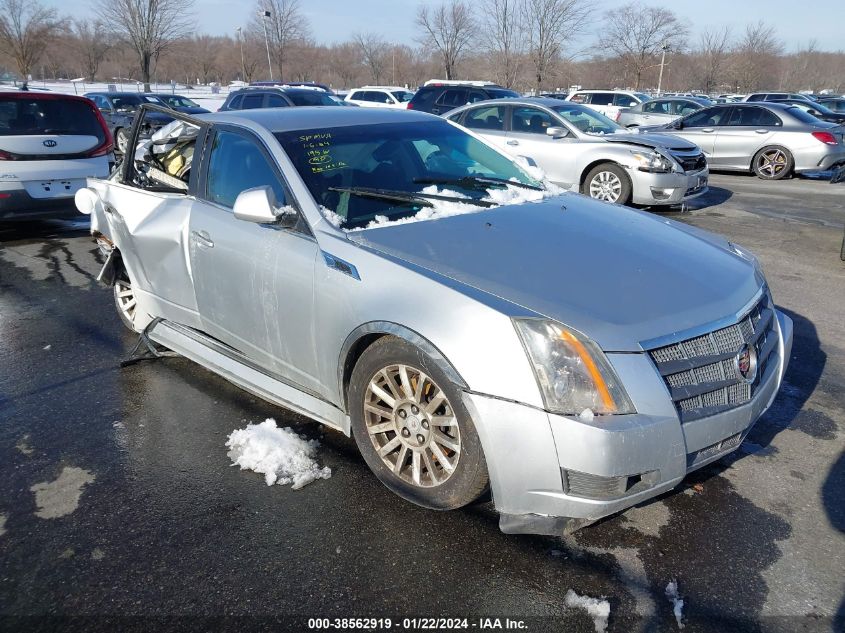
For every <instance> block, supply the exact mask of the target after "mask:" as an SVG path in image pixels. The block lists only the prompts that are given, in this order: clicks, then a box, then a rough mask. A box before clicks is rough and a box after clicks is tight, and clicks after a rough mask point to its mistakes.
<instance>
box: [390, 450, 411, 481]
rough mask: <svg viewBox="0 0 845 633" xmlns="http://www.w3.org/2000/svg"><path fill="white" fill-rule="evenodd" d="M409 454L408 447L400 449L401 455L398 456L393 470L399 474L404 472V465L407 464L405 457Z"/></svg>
mask: <svg viewBox="0 0 845 633" xmlns="http://www.w3.org/2000/svg"><path fill="white" fill-rule="evenodd" d="M407 456H408V447H407V446H403V447H402V448H401V450H400V451H399V457H397V458H396V464H395V465H394V466H393V472H394V473H396V474H397V475H398V474H399V473H400V472H402V466H404V465H405V458H406V457H407Z"/></svg>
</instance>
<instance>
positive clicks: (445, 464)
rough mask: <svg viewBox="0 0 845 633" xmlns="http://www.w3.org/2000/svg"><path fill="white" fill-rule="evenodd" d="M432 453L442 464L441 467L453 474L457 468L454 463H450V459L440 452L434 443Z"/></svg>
mask: <svg viewBox="0 0 845 633" xmlns="http://www.w3.org/2000/svg"><path fill="white" fill-rule="evenodd" d="M431 452H432V453H434V456H435V457H436V458H437V461H438V462H439V463H440V465H441V466H443V468H444V469H445V470H446V472H448V473H450V474H451V473H452V472H454V470H455V467H454V466H453V465H452V462H450V461H449V458H448V457H446V455H445V454H444V453H443V451H442V450H440V447H439V446H438V445H437V444H435V443H434V442H432V443H431Z"/></svg>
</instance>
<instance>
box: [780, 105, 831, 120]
mask: <svg viewBox="0 0 845 633" xmlns="http://www.w3.org/2000/svg"><path fill="white" fill-rule="evenodd" d="M810 107H812V106H810ZM786 111H787V112H789V114H791V115H792V116H793V117H794V118H796V119H798V120H799V121H801V123H809V124H810V125H818V124H819V123H822V121H821V119H818V118H817V117H815V116H813V115H812V114H810V113H809V112H807V111H805V110H803V109H802V108H800V107H799V106H789V108H787V110H786Z"/></svg>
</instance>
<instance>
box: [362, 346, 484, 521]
mask: <svg viewBox="0 0 845 633" xmlns="http://www.w3.org/2000/svg"><path fill="white" fill-rule="evenodd" d="M349 408H350V416H351V419H352V432H353V435H354V437H355V442H356V443H357V445H358V449H359V450H360V451H361V455H362V456H363V457H364V461H366V462H367V465H368V466H369V467H370V469H371V470H372V471H373V472H374V473H375V475H376V477H378V478H379V480H380V481H381V482H382V483H383V484H384V485H385V486H387V487H388V488H389V489H390V490H392V491H393V492H395V493H396V494H398V495H399V496H400V497H403V498H404V499H407V500H408V501H411V502H413V503H416V504H417V505H421V506H424V507H426V508H432V509H435V510H452V509H455V508H460V507H462V506H465V505H467V504H468V503H471V502H473V501H475V500H476V499H477V498H478V497H479V496H480V495H481V493H482V492H483V491H484V490H485V489H486V488H487V484H488V481H489V479H488V474H487V464H486V462H485V460H484V453H483V451H482V449H481V441H480V440H479V437H478V433H477V432H476V430H475V425H474V424H473V421H472V419H471V417H470V415H469V411H467V409H466V407H465V406H464V404H463V401H462V399H461V393H460V390H459V389H458V388H457V387H456V386H455V385H454V384H452V382H450V381H449V379H448V378H447V376H446V374H445V373H444V372H443V371H442V370H441V369H440V368H439V367H438V366H437V365H436V363H435V362H434V361H433V360H432V359H431V358H430V357H429V356H428V355H426V354H425V353H424V352H422V351H421V350H420V349H418V348H417V347H415V346H413V345H411V344H410V343H408V342H407V341H404V340H402V339H399V338H395V337H392V336H386V337H384V338H381V339H379V340H378V341H376V342H375V343H373V344H372V345H371V346H370V347H368V348H367V349H366V350H365V351H364V353H363V354H362V355H361V358H359V359H358V362H357V364H356V365H355V369H354V370H353V372H352V378H351V380H350V384H349Z"/></svg>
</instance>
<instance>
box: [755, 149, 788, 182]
mask: <svg viewBox="0 0 845 633" xmlns="http://www.w3.org/2000/svg"><path fill="white" fill-rule="evenodd" d="M751 166H752V168H753V169H754V175H756V176H757V178H762V179H763V180H780V179H782V178H786V177H787V176H788V175H789V174H790V173H792V168H793V167H794V166H795V161H794V160H793V158H792V154H790V153H789V150H787V149H786V148H785V147H779V146H776V145H773V146H772V147H764V148H763V149H761V150H760V151H759V152H757V154H756V155H755V156H754V161H753V162H752V164H751Z"/></svg>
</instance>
